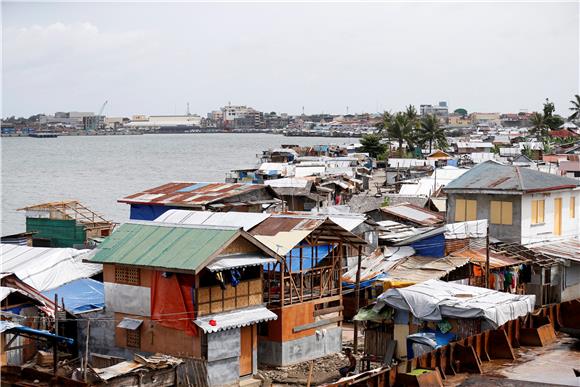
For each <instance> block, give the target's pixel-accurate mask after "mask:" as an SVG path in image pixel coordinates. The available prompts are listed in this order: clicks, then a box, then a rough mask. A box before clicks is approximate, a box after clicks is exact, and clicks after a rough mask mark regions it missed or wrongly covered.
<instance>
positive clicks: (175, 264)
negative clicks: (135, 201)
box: [91, 222, 242, 272]
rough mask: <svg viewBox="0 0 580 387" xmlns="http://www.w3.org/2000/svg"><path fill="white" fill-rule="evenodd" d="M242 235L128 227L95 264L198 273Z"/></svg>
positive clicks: (224, 231) (138, 225) (205, 229)
mask: <svg viewBox="0 0 580 387" xmlns="http://www.w3.org/2000/svg"><path fill="white" fill-rule="evenodd" d="M241 232H242V231H241V230H239V229H237V228H232V227H230V228H225V227H222V228H218V227H210V226H185V225H169V224H164V223H155V222H151V223H125V224H123V225H122V226H120V227H119V228H118V229H117V230H116V231H115V232H114V233H113V234H112V235H111V236H110V237H108V238H107V239H105V241H104V242H103V243H102V244H101V246H100V248H99V250H98V252H97V254H96V255H95V256H94V257H93V258H92V259H91V261H93V262H100V263H119V264H123V265H136V266H143V267H156V268H164V269H171V270H186V271H193V272H197V271H199V270H200V269H202V268H203V265H204V264H205V263H206V262H207V261H208V260H209V259H211V258H214V257H215V255H216V254H217V253H218V252H219V251H220V250H221V249H222V248H223V247H224V246H226V245H227V244H228V243H229V242H230V241H232V240H233V239H234V238H235V237H236V236H238V235H239V234H240V233H241Z"/></svg>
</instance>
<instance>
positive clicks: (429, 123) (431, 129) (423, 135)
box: [418, 114, 448, 153]
mask: <svg viewBox="0 0 580 387" xmlns="http://www.w3.org/2000/svg"><path fill="white" fill-rule="evenodd" d="M418 132H419V133H418V137H419V139H421V141H422V142H428V143H429V153H431V151H432V148H433V144H435V146H436V147H437V148H439V149H442V150H444V149H445V148H447V146H448V144H447V137H446V136H445V129H444V128H442V127H441V126H440V125H439V119H438V118H437V117H436V116H435V115H434V114H430V115H427V116H425V117H423V118H422V119H421V126H419V128H418Z"/></svg>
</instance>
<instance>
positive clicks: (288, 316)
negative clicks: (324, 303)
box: [266, 300, 320, 342]
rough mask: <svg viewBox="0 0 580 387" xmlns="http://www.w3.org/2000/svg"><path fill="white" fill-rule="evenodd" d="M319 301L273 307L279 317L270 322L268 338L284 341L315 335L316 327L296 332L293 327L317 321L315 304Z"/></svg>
mask: <svg viewBox="0 0 580 387" xmlns="http://www.w3.org/2000/svg"><path fill="white" fill-rule="evenodd" d="M319 303H320V301H318V300H316V301H310V302H305V303H301V304H296V305H289V306H285V307H283V308H281V309H280V308H278V309H271V310H272V312H274V313H276V315H278V319H277V320H275V321H269V322H268V336H267V337H266V338H267V339H268V340H271V341H278V342H282V341H289V340H296V339H299V338H301V337H306V336H311V335H313V334H314V333H315V332H316V328H313V329H307V330H305V331H301V332H298V333H294V332H293V328H294V327H296V326H300V325H305V324H309V323H313V322H314V321H315V319H314V305H316V304H319Z"/></svg>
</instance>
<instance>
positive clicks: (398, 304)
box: [376, 280, 536, 327]
mask: <svg viewBox="0 0 580 387" xmlns="http://www.w3.org/2000/svg"><path fill="white" fill-rule="evenodd" d="M535 301H536V299H535V296H534V295H516V294H510V293H503V292H498V291H495V290H490V289H485V288H479V287H475V286H467V285H459V284H455V283H450V282H444V281H439V280H429V281H425V282H423V283H420V284H417V285H413V286H409V287H406V288H400V289H389V290H388V291H386V292H385V293H383V294H381V295H380V296H379V298H378V301H377V305H376V307H377V308H382V307H383V306H385V305H389V306H391V307H393V308H395V309H398V310H406V311H410V312H411V313H412V314H413V316H415V317H416V318H418V319H421V320H429V321H439V320H441V319H443V318H444V317H451V318H466V319H470V318H483V319H485V320H487V321H489V322H490V323H491V324H492V326H494V327H498V326H500V325H503V324H505V323H506V322H507V321H509V320H514V319H516V318H517V317H520V316H525V315H526V314H528V313H530V312H532V311H533V309H534V304H535Z"/></svg>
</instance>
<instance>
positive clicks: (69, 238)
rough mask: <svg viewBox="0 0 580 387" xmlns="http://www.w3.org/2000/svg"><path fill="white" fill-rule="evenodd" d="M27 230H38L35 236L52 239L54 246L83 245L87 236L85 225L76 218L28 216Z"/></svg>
mask: <svg viewBox="0 0 580 387" xmlns="http://www.w3.org/2000/svg"><path fill="white" fill-rule="evenodd" d="M26 231H27V232H31V231H36V232H38V234H35V235H34V238H46V239H50V240H51V241H52V247H74V245H82V244H84V243H85V240H86V238H87V235H86V232H85V230H84V227H83V226H79V225H77V224H76V221H75V220H60V219H42V218H26Z"/></svg>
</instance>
